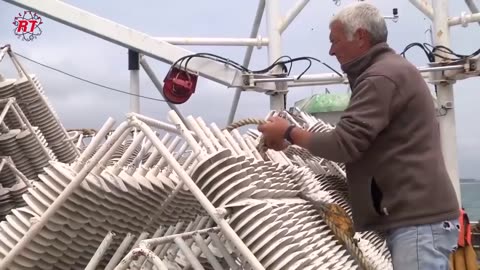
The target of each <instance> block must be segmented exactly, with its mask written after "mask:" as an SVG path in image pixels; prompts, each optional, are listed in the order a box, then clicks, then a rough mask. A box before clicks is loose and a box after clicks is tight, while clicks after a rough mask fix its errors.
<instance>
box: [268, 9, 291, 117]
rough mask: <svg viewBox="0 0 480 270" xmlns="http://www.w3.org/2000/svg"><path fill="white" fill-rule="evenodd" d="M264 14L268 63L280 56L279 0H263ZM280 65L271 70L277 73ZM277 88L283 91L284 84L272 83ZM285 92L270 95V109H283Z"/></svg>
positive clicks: (284, 88)
mask: <svg viewBox="0 0 480 270" xmlns="http://www.w3.org/2000/svg"><path fill="white" fill-rule="evenodd" d="M265 7H266V15H267V33H268V37H269V41H270V42H269V43H268V63H269V64H273V63H274V62H275V61H277V60H278V58H280V57H281V56H282V37H281V34H280V29H279V25H280V21H281V18H280V0H265ZM279 71H280V67H279V66H276V67H275V68H274V69H273V70H272V72H273V73H278V72H279ZM274 85H275V86H276V88H277V90H280V91H283V90H287V89H286V86H287V85H286V84H283V86H280V85H279V84H274ZM285 98H286V95H285V94H274V95H271V96H270V109H271V110H283V109H285Z"/></svg>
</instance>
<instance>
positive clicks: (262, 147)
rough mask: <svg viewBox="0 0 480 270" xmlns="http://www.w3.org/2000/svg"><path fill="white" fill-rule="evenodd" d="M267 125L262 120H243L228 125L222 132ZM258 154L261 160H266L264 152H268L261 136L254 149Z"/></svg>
mask: <svg viewBox="0 0 480 270" xmlns="http://www.w3.org/2000/svg"><path fill="white" fill-rule="evenodd" d="M265 123H267V121H265V120H263V119H257V118H245V119H242V120H239V121H237V122H233V123H231V124H230V125H228V126H226V127H225V128H224V130H226V131H229V132H230V131H232V130H234V129H236V128H239V127H243V126H247V125H262V124H265ZM256 149H257V151H258V153H260V156H262V158H263V159H265V158H266V152H267V150H268V147H267V145H266V144H265V138H264V137H263V135H261V136H260V140H259V142H258V145H257V147H256Z"/></svg>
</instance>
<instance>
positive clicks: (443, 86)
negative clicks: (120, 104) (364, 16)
mask: <svg viewBox="0 0 480 270" xmlns="http://www.w3.org/2000/svg"><path fill="white" fill-rule="evenodd" d="M4 1H5V2H8V3H11V4H13V5H16V6H20V7H23V8H26V9H29V10H32V11H35V12H38V13H39V14H41V15H43V16H46V17H49V18H51V19H53V20H55V21H58V22H60V23H63V24H66V25H68V26H71V27H73V28H76V29H78V30H81V31H84V32H86V33H89V34H92V35H94V36H97V37H99V38H102V39H105V40H108V41H110V42H113V43H115V44H117V45H120V46H123V47H126V48H128V49H132V50H135V51H138V52H139V53H140V54H143V55H146V56H150V57H152V58H154V59H157V60H160V61H162V62H165V63H168V64H172V63H173V62H175V61H176V60H177V59H179V58H180V57H182V56H186V55H189V54H192V52H190V51H188V50H185V49H183V48H181V47H178V46H175V45H172V44H179V45H220V46H242V45H243V46H248V49H247V52H246V54H245V58H244V60H243V65H245V66H248V64H249V62H250V59H251V55H252V50H253V47H254V46H257V47H261V46H267V47H268V62H269V64H271V63H273V61H275V60H276V59H277V58H278V57H279V56H281V55H282V33H283V31H285V29H286V28H287V27H288V26H289V24H290V23H291V22H292V21H293V20H294V19H295V17H297V15H298V14H299V13H300V12H301V10H302V9H303V8H304V7H305V6H306V5H307V4H308V2H309V1H308V0H297V2H296V4H295V5H294V6H293V8H292V9H290V10H289V11H288V12H287V15H286V16H283V17H282V15H281V14H280V8H279V5H280V0H259V1H258V3H259V5H258V9H257V13H256V16H255V20H254V23H253V27H252V31H251V35H250V37H249V38H229V39H225V38H158V37H151V36H148V35H146V34H144V33H142V32H140V31H137V30H134V29H131V28H128V27H126V26H123V25H120V24H118V23H115V22H113V21H109V20H106V19H104V18H102V17H99V16H97V15H94V14H92V13H89V12H86V11H84V10H81V9H79V8H76V7H74V6H71V5H68V4H66V3H64V2H63V1H57V0H42V1H30V0H4ZM409 1H410V3H411V4H413V5H414V6H415V7H416V8H418V9H419V10H420V11H421V12H422V13H423V14H425V16H427V17H428V18H430V19H431V20H432V22H433V26H434V31H435V32H440V31H441V32H443V34H442V35H436V34H434V35H433V36H434V45H444V46H449V45H450V35H449V29H450V27H451V26H455V25H462V26H464V27H466V26H467V25H468V24H469V23H474V22H480V13H478V12H477V13H474V14H466V13H462V14H461V16H457V17H449V13H448V3H449V1H448V0H434V1H421V0H409ZM333 2H334V3H335V4H339V2H340V1H338V0H334V1H333ZM430 2H432V3H433V5H432V4H431V3H430ZM465 2H466V3H467V4H468V5H469V7H470V10H471V11H472V12H474V11H477V10H478V9H477V8H476V6H475V5H474V4H473V2H472V1H470V0H465ZM264 11H265V14H266V25H267V30H268V31H267V34H268V37H267V38H260V37H258V29H259V26H260V22H261V20H262V15H263V13H264ZM394 19H396V18H394ZM145 63H146V62H143V65H142V66H145ZM477 66H478V65H477ZM452 68H453V67H449V69H452ZM455 68H456V67H455ZM190 69H191V70H192V71H195V72H198V73H199V75H200V76H202V77H205V78H207V79H210V80H213V81H215V82H217V83H220V84H223V85H225V86H227V87H236V92H235V96H234V99H233V104H232V109H231V112H230V115H229V117H228V121H229V123H230V122H232V121H233V119H234V115H235V111H236V109H237V106H238V101H239V98H240V94H241V91H242V90H244V89H255V90H259V91H262V90H263V91H264V92H266V93H268V94H269V95H270V100H271V102H270V108H271V109H274V110H281V109H285V103H284V100H285V94H286V93H287V90H288V88H289V87H295V86H310V85H325V84H339V83H340V84H341V83H346V79H345V77H340V76H338V75H337V74H334V73H333V74H328V73H327V74H312V75H305V76H302V78H301V79H298V78H297V77H296V76H294V77H292V78H278V79H275V80H274V79H272V77H269V76H266V75H268V74H265V75H263V78H258V77H254V76H253V77H249V76H245V75H246V74H242V73H241V72H239V71H238V70H236V69H233V68H230V67H228V66H226V65H224V64H221V63H218V62H215V61H212V60H208V59H202V58H198V59H194V60H192V61H191V65H190ZM446 69H448V68H446ZM274 71H275V70H274ZM426 71H430V72H431V73H432V74H433V73H437V72H438V71H437V70H435V71H433V70H426ZM460 72H461V70H460ZM477 72H478V67H477ZM152 74H153V73H152V72H150V74H149V75H150V77H151V78H152V77H153V76H152ZM474 75H478V74H474ZM467 77H468V76H467ZM137 78H138V75H137V74H133V75H132V79H133V80H134V81H133V82H132V91H134V92H135V93H137V91H138V89H137V88H138V82H137V81H136V80H137ZM463 78H465V77H463ZM463 78H461V79H463ZM262 79H263V81H262ZM255 80H256V81H255ZM157 81H158V80H157ZM436 83H437V87H438V102H439V104H440V105H448V106H446V107H447V108H449V109H448V111H447V113H446V114H445V115H443V116H441V117H440V118H439V121H440V127H441V134H442V148H443V151H444V156H445V162H446V164H447V169H448V172H449V174H450V177H451V179H452V181H453V183H454V186H455V189H456V192H457V195H458V200H459V201H461V198H460V189H459V176H458V163H457V146H456V130H455V127H456V125H455V108H454V106H453V104H454V99H453V86H452V85H453V83H454V81H451V80H442V81H441V82H440V83H439V82H436ZM158 86H159V85H157V87H158ZM132 99H133V100H132V102H131V104H132V105H131V106H132V107H131V108H132V110H133V111H134V112H135V111H137V110H139V106H138V104H139V102H138V97H132Z"/></svg>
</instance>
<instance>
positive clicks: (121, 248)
mask: <svg viewBox="0 0 480 270" xmlns="http://www.w3.org/2000/svg"><path fill="white" fill-rule="evenodd" d="M133 238H135V235H133V234H131V233H127V235H126V236H125V238H124V239H123V241H122V243H121V244H120V246H119V247H118V248H117V250H116V251H115V253H114V254H113V256H112V257H111V258H110V261H109V262H108V264H107V266H105V269H104V270H113V267H115V265H117V264H118V262H120V260H121V259H122V257H121V256H122V255H123V253H124V252H125V250H127V248H128V247H129V246H130V243H131V242H132V241H133Z"/></svg>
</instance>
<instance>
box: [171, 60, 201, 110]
mask: <svg viewBox="0 0 480 270" xmlns="http://www.w3.org/2000/svg"><path fill="white" fill-rule="evenodd" d="M197 80H198V76H197V75H196V74H193V73H190V72H188V71H186V70H183V69H179V68H176V67H172V68H171V69H170V71H169V72H168V74H167V76H166V77H165V79H164V80H163V83H164V84H163V95H164V96H165V99H166V100H167V101H168V102H170V103H173V104H182V103H185V102H186V101H187V100H188V99H189V98H190V97H191V96H192V94H193V93H195V88H196V87H197Z"/></svg>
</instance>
